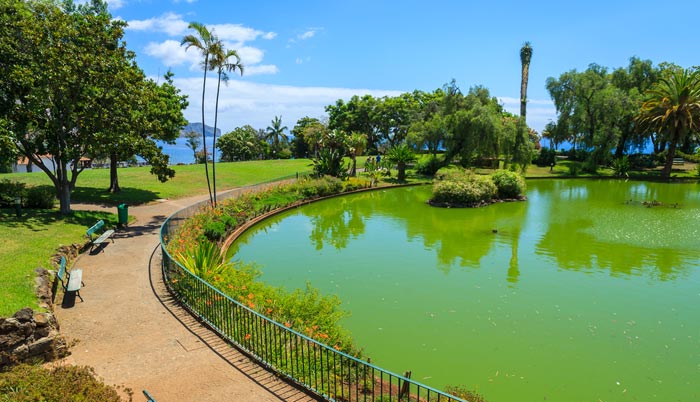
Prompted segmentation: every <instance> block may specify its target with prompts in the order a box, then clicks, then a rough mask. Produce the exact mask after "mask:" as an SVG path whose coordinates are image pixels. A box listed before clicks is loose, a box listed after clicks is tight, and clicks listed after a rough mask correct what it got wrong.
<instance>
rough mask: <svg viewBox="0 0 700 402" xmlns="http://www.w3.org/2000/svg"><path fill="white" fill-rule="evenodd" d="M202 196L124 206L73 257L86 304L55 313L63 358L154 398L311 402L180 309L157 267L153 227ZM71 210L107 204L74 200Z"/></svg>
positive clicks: (60, 308)
mask: <svg viewBox="0 0 700 402" xmlns="http://www.w3.org/2000/svg"><path fill="white" fill-rule="evenodd" d="M204 198H205V197H202V196H197V197H191V198H186V199H179V200H172V201H163V202H158V203H155V204H150V205H144V206H137V207H130V208H129V215H132V216H134V217H135V218H136V220H135V221H133V222H131V223H130V225H129V227H128V228H126V229H123V230H120V231H118V232H117V233H116V234H115V235H114V243H111V242H109V243H107V245H106V246H105V247H103V248H102V250H100V251H99V252H97V251H94V252H92V253H89V252H86V253H84V254H81V255H80V256H79V257H78V260H77V262H76V263H75V265H74V266H75V267H76V268H81V269H83V281H84V282H85V286H84V287H83V288H82V289H81V290H80V294H81V295H82V297H83V299H84V300H85V302H81V301H80V300H79V299H76V300H75V304H74V305H73V306H70V307H69V306H62V305H61V303H62V301H61V300H59V299H57V300H56V305H55V311H56V315H57V318H58V321H59V323H60V325H61V333H62V334H63V335H64V336H65V337H66V338H67V339H68V341H69V342H70V341H75V345H73V346H72V348H71V352H72V354H71V356H69V357H67V358H66V359H64V361H65V362H67V363H71V364H76V365H86V366H91V367H93V368H94V369H95V372H96V374H97V375H98V376H99V377H101V378H102V379H104V381H105V382H106V383H108V384H112V385H116V386H121V387H125V388H129V389H131V390H132V391H133V398H134V401H143V400H145V399H146V398H145V397H144V396H143V394H142V392H141V391H142V390H144V389H145V390H147V391H148V392H149V393H150V394H151V396H153V398H155V399H156V400H157V401H158V402H170V401H279V400H285V401H314V400H316V399H315V398H313V397H311V396H309V395H307V394H306V393H304V392H303V391H300V390H299V389H297V388H296V387H294V386H292V385H290V384H288V383H287V382H285V381H282V380H280V379H279V378H277V377H276V376H275V375H274V374H272V373H271V372H270V371H268V370H266V369H264V368H262V367H260V366H258V365H257V364H255V363H254V362H252V361H251V360H250V359H248V358H247V357H246V356H245V355H243V354H241V353H240V352H239V351H238V350H237V349H235V348H234V347H232V346H230V345H228V344H227V343H225V342H224V341H222V340H221V339H220V338H219V337H218V336H217V335H216V334H214V333H213V332H212V331H210V330H209V329H207V328H206V327H204V326H202V325H201V324H200V323H199V322H198V321H197V320H196V319H195V318H194V317H193V316H192V315H190V314H189V313H188V312H186V311H185V310H184V309H182V308H181V307H179V305H178V304H177V303H175V302H174V301H173V300H172V299H171V298H170V296H169V294H168V292H167V291H166V290H165V287H164V284H163V280H162V274H161V271H160V249H159V248H158V244H159V243H158V240H159V236H158V235H159V231H160V226H161V224H162V223H163V221H164V220H165V219H166V218H167V217H168V216H169V215H170V214H172V213H173V212H175V211H177V210H179V209H181V208H183V207H186V206H189V205H192V204H194V203H195V202H197V201H201V200H202V199H204ZM72 207H73V209H75V210H108V211H110V212H116V208H115V207H113V206H110V207H102V206H99V205H88V204H73V206H72Z"/></svg>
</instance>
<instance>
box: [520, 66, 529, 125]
mask: <svg viewBox="0 0 700 402" xmlns="http://www.w3.org/2000/svg"><path fill="white" fill-rule="evenodd" d="M529 75H530V64H529V63H524V64H523V67H522V71H521V77H520V117H522V118H523V120H525V117H526V113H527V83H528V80H529Z"/></svg>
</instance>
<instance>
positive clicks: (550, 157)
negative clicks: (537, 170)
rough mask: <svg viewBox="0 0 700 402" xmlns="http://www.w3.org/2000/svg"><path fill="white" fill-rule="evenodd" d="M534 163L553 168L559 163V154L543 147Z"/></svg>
mask: <svg viewBox="0 0 700 402" xmlns="http://www.w3.org/2000/svg"><path fill="white" fill-rule="evenodd" d="M533 162H534V163H535V165H537V166H540V167H545V166H547V167H549V166H552V165H554V164H556V163H557V152H556V151H555V150H554V149H550V148H547V147H542V149H540V152H539V153H538V154H537V157H536V158H535V160H534V161H533Z"/></svg>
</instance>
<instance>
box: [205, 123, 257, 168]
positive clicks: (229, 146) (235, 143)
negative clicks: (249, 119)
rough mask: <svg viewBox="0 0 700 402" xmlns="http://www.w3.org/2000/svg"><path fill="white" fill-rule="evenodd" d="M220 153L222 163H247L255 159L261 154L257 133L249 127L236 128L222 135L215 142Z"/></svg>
mask: <svg viewBox="0 0 700 402" xmlns="http://www.w3.org/2000/svg"><path fill="white" fill-rule="evenodd" d="M216 146H217V148H219V150H220V151H221V161H222V162H234V161H247V160H252V159H257V157H258V156H259V155H261V154H262V153H263V149H262V148H261V146H260V140H259V139H258V137H257V131H256V130H255V129H254V128H253V127H251V126H249V125H245V126H243V127H236V128H235V129H233V131H231V132H229V133H226V134H224V135H222V136H221V137H220V138H219V139H218V141H217V142H216Z"/></svg>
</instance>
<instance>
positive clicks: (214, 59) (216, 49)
mask: <svg viewBox="0 0 700 402" xmlns="http://www.w3.org/2000/svg"><path fill="white" fill-rule="evenodd" d="M210 56H211V63H210V68H211V69H212V70H216V73H217V77H218V79H217V82H216V103H215V106H214V146H213V147H212V150H211V153H212V158H211V159H212V165H211V176H212V181H213V184H214V206H216V125H217V122H218V120H219V91H220V89H221V81H222V80H223V81H224V83H228V74H227V73H229V72H232V71H235V70H238V71H239V72H240V73H241V76H242V75H243V64H241V58H240V57H238V53H237V52H236V51H235V50H233V49H229V50H225V49H224V46H223V44H222V43H221V42H220V41H217V42H216V43H215V44H214V46H213V47H212V52H211V55H210ZM234 59H235V61H231V60H234Z"/></svg>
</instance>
